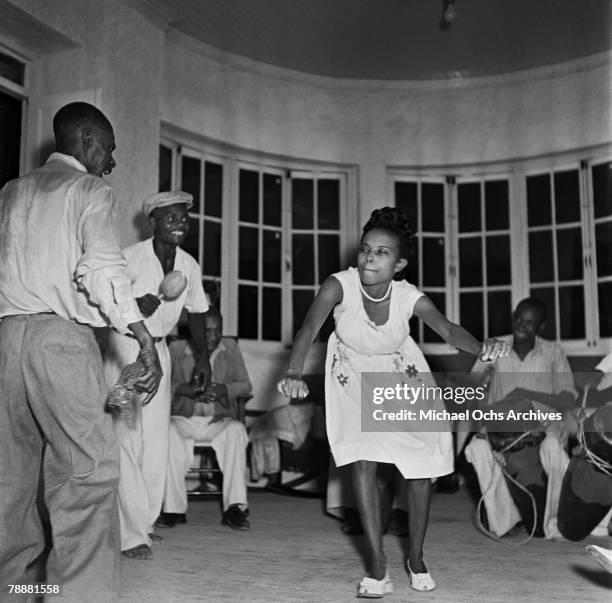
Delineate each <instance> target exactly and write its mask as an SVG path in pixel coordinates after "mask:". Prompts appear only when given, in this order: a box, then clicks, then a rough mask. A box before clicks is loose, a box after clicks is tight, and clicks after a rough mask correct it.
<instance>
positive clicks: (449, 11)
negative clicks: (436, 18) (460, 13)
mask: <svg viewBox="0 0 612 603" xmlns="http://www.w3.org/2000/svg"><path fill="white" fill-rule="evenodd" d="M456 16H457V11H455V0H447V2H446V10H445V11H444V17H443V19H444V20H445V21H446V22H447V23H448V24H449V25H450V24H451V23H452V22H453V21H454V20H455V17H456Z"/></svg>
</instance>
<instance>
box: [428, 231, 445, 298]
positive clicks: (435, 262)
mask: <svg viewBox="0 0 612 603" xmlns="http://www.w3.org/2000/svg"><path fill="white" fill-rule="evenodd" d="M445 276H446V270H445V266H444V239H443V238H442V237H423V286H424V287H444V285H445V283H446V278H445Z"/></svg>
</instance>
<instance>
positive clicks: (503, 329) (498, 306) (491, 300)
mask: <svg viewBox="0 0 612 603" xmlns="http://www.w3.org/2000/svg"><path fill="white" fill-rule="evenodd" d="M487 310H488V320H489V334H488V336H489V337H498V336H499V335H507V334H508V333H510V332H511V331H512V299H511V295H510V291H489V292H488V293H487Z"/></svg>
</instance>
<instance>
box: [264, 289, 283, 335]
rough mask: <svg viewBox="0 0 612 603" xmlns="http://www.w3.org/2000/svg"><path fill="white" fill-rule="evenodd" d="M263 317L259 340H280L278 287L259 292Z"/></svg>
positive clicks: (279, 296)
mask: <svg viewBox="0 0 612 603" xmlns="http://www.w3.org/2000/svg"><path fill="white" fill-rule="evenodd" d="M261 303H262V311H263V316H262V317H261V338H262V339H267V340H269V341H280V339H281V317H282V308H281V290H280V288H279V287H264V288H263V290H262V292H261Z"/></svg>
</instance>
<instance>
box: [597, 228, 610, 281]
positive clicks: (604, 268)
mask: <svg viewBox="0 0 612 603" xmlns="http://www.w3.org/2000/svg"><path fill="white" fill-rule="evenodd" d="M595 241H596V243H595V246H596V249H597V276H608V275H610V274H612V222H603V223H601V224H596V225H595Z"/></svg>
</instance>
